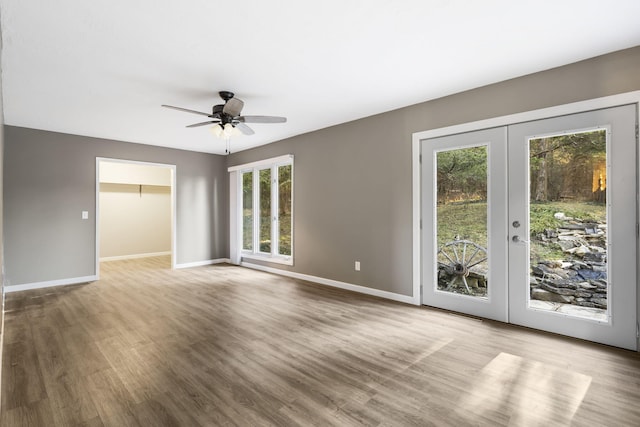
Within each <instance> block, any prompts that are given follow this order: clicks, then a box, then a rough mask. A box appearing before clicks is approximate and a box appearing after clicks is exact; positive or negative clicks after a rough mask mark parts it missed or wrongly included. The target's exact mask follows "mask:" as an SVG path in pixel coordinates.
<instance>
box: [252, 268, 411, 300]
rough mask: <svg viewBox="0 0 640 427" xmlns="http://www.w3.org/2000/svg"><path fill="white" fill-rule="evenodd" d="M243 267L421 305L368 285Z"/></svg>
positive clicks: (275, 270)
mask: <svg viewBox="0 0 640 427" xmlns="http://www.w3.org/2000/svg"><path fill="white" fill-rule="evenodd" d="M240 265H241V266H242V267H247V268H253V269H255V270H261V271H265V272H267V273H274V274H279V275H281V276H287V277H292V278H294V279H300V280H306V281H307V282H313V283H318V284H320V285H326V286H331V287H334V288H340V289H345V290H347V291H353V292H358V293H361V294H367V295H372V296H375V297H380V298H385V299H389V300H393V301H398V302H403V303H405V304H412V305H420V304H419V303H416V301H415V300H414V298H413V297H412V296H408V295H402V294H396V293H394V292H388V291H381V290H379V289H373V288H367V287H366V286H360V285H354V284H351V283H346V282H340V281H337V280H331V279H325V278H324V277H317V276H311V275H309V274H302V273H295V272H293V271H287V270H280V269H279V268H272V267H265V266H263V265H258V264H252V263H250V262H241V263H240Z"/></svg>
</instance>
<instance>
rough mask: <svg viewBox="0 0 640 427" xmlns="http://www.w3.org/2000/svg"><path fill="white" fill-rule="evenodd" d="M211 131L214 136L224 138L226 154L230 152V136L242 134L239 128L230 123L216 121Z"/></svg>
mask: <svg viewBox="0 0 640 427" xmlns="http://www.w3.org/2000/svg"><path fill="white" fill-rule="evenodd" d="M211 133H213V134H214V135H215V136H216V138H224V140H225V144H226V148H225V153H226V154H231V148H230V144H229V140H230V139H231V137H232V136H238V135H242V132H240V130H239V129H236V127H235V126H234V125H233V124H231V123H225V124H222V123H218V124H216V125H215V126H213V127H212V128H211Z"/></svg>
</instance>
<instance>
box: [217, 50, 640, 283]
mask: <svg viewBox="0 0 640 427" xmlns="http://www.w3.org/2000/svg"><path fill="white" fill-rule="evenodd" d="M639 70H640V47H636V48H632V49H627V50H624V51H620V52H615V53H612V54H609V55H604V56H601V57H597V58H592V59H589V60H586V61H582V62H578V63H575V64H571V65H567V66H564V67H560V68H556V69H551V70H547V71H544V72H540V73H536V74H532V75H528V76H524V77H520V78H517V79H513V80H508V81H505V82H500V83H496V84H493V85H490V86H486V87H482V88H478V89H474V90H470V91H467V92H462V93H459V94H456V95H452V96H448V97H445V98H441V99H437V100H433V101H429V102H425V103H422V104H418V105H414V106H411V107H407V108H403V109H399V110H395V111H391V112H388V113H384V114H380V115H377V116H372V117H368V118H365V119H361V120H357V121H354V122H350V123H346V124H342V125H339V126H335V127H331V128H327V129H323V130H320V131H316V132H312V133H308V134H305V135H300V136H297V137H293V138H290V139H286V140H283V141H279V142H277V143H273V144H269V145H265V146H262V147H258V148H255V149H252V150H247V151H242V152H239V153H235V154H232V155H231V156H230V157H229V159H228V166H235V165H240V164H244V163H248V162H252V161H256V160H261V159H265V158H269V157H275V156H279V155H283V154H293V155H294V156H295V169H294V170H295V177H294V198H295V199H294V203H295V204H294V224H295V225H294V227H295V234H294V263H295V264H294V266H292V267H289V266H282V265H278V264H267V265H269V266H271V267H274V268H281V269H287V270H291V271H295V272H298V273H303V274H310V275H313V276H319V277H323V278H329V279H333V280H339V281H343V282H348V283H353V284H357V285H362V286H366V287H370V288H374V289H379V290H385V291H390V292H394V293H398V294H402V295H411V294H412V282H411V280H412V276H411V272H412V243H411V239H412V236H411V232H412V231H411V220H412V218H411V207H412V204H411V191H412V189H411V140H412V134H413V133H414V132H419V131H424V130H429V129H436V128H440V127H445V126H450V125H455V124H462V123H467V122H472V121H477V120H482V119H488V118H492V117H499V116H504V115H508V114H513V113H518V112H524V111H530V110H535V109H540V108H545V107H552V106H556V105H562V104H567V103H571V102H576V101H582V100H588V99H593V98H598V97H603V96H607V95H613V94H617V93H624V92H630V91H634V90H639V89H640V72H638V71H639ZM356 260H358V261H361V263H362V271H360V272H356V271H354V261H356ZM245 261H247V262H253V263H257V264H264V263H261V262H258V261H253V260H245Z"/></svg>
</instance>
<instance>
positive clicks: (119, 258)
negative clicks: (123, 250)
mask: <svg viewBox="0 0 640 427" xmlns="http://www.w3.org/2000/svg"><path fill="white" fill-rule="evenodd" d="M165 255H171V251H167V252H153V253H147V254H133V255H120V256H107V257H101V258H100V262H108V261H122V260H125V259H138V258H151V257H154V256H165Z"/></svg>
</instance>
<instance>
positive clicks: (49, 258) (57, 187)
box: [4, 126, 229, 286]
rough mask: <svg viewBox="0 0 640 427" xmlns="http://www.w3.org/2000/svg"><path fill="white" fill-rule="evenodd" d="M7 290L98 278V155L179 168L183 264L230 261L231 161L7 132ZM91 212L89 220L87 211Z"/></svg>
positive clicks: (31, 131)
mask: <svg viewBox="0 0 640 427" xmlns="http://www.w3.org/2000/svg"><path fill="white" fill-rule="evenodd" d="M4 129H5V160H6V161H5V165H4V202H5V203H4V225H5V236H4V237H5V261H6V262H5V264H6V283H5V284H6V285H7V286H12V285H19V284H28V283H36V282H42V281H51V280H61V279H69V278H75V277H84V276H91V275H93V274H95V268H94V266H95V245H96V243H95V217H96V206H95V204H96V157H108V158H116V159H126V160H137V161H145V162H153V163H166V164H174V165H176V168H177V180H176V181H177V204H176V205H177V206H176V209H177V224H176V225H177V230H176V231H177V263H178V264H183V263H190V262H198V261H207V260H211V259H218V258H228V256H229V255H228V245H227V241H228V209H227V206H228V202H227V200H228V174H227V172H226V166H225V158H224V157H222V156H217V155H213V154H203V153H196V152H190V151H182V150H174V149H169V148H160V147H153V146H148V145H142V144H130V143H125V142H119V141H112V140H105V139H98V138H89V137H83V136H77V135H68V134H62V133H55V132H47V131H40V130H34V129H26V128H19V127H13V126H5V127H4ZM83 210H87V211H89V220H82V219H81V211H83Z"/></svg>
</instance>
